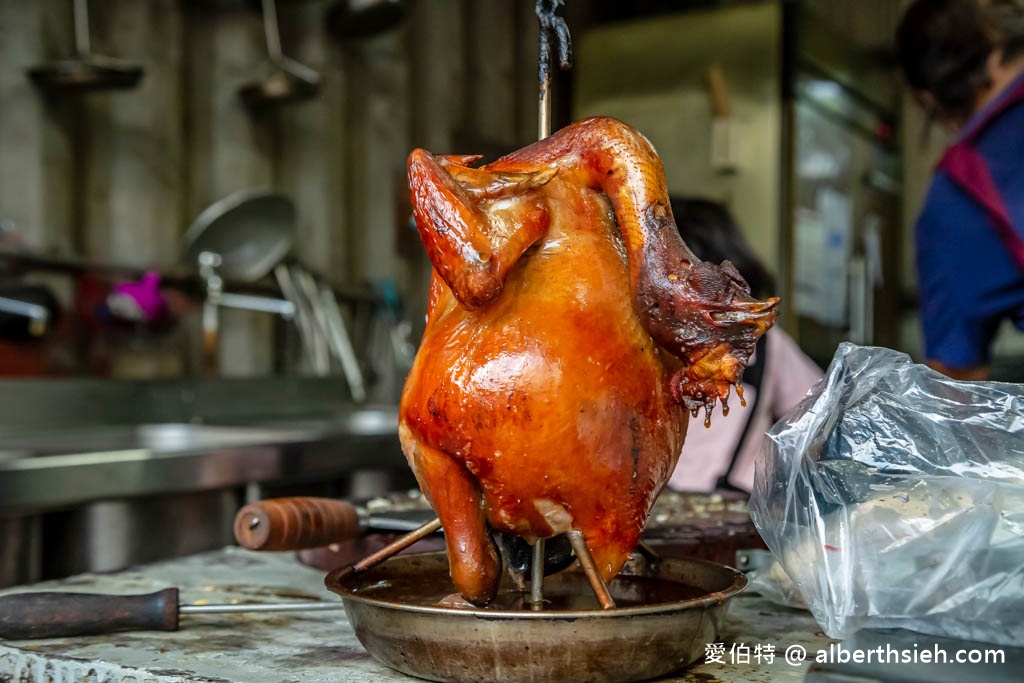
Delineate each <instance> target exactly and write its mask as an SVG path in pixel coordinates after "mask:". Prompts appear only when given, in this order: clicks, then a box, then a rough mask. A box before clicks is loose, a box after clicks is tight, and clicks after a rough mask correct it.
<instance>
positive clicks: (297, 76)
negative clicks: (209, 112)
mask: <svg viewBox="0 0 1024 683" xmlns="http://www.w3.org/2000/svg"><path fill="white" fill-rule="evenodd" d="M263 32H264V34H265V35H266V40H267V55H268V57H269V58H270V75H268V76H267V77H266V78H264V79H262V80H259V81H254V82H252V83H248V84H246V85H243V86H242V88H241V90H239V95H240V96H241V98H242V101H243V102H245V104H246V106H248V107H250V108H252V109H260V108H263V107H266V106H268V105H273V104H284V103H286V102H295V101H298V100H305V99H309V98H311V97H315V96H316V95H317V93H319V92H320V74H318V73H317V72H316V71H314V70H313V69H311V68H309V67H308V66H306V65H305V64H300V63H299V62H297V61H295V60H294V59H289V58H288V57H286V56H285V55H284V53H283V52H282V50H281V32H280V31H279V29H278V26H277V5H276V4H275V2H274V0H263Z"/></svg>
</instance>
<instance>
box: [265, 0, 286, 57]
mask: <svg viewBox="0 0 1024 683" xmlns="http://www.w3.org/2000/svg"><path fill="white" fill-rule="evenodd" d="M263 33H264V34H265V35H266V38H267V54H268V55H269V56H270V61H272V62H273V63H274V64H275V65H280V64H281V62H282V61H283V59H284V55H283V53H282V52H281V31H280V29H279V28H278V25H277V4H276V3H275V2H274V0H263Z"/></svg>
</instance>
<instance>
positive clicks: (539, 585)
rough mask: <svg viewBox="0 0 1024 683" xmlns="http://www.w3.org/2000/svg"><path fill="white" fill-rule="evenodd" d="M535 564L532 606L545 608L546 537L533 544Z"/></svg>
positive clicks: (536, 608)
mask: <svg viewBox="0 0 1024 683" xmlns="http://www.w3.org/2000/svg"><path fill="white" fill-rule="evenodd" d="M532 559H533V565H532V567H531V568H530V608H531V609H533V610H542V609H544V539H543V538H538V539H537V540H536V542H535V543H534V544H533V558H532Z"/></svg>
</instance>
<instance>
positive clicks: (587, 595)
mask: <svg viewBox="0 0 1024 683" xmlns="http://www.w3.org/2000/svg"><path fill="white" fill-rule="evenodd" d="M608 590H609V592H610V593H611V595H612V598H613V599H614V600H615V605H616V607H620V608H621V607H640V606H646V605H657V604H665V603H676V602H683V601H686V600H693V599H695V598H700V597H703V596H705V595H707V591H705V590H702V589H700V588H696V587H694V586H689V585H687V584H684V583H679V582H678V581H668V580H665V579H659V578H654V577H647V576H621V575H620V576H617V577H616V578H615V579H614V580H612V582H611V583H610V584H609V585H608ZM454 591H455V589H454V586H452V584H451V580H450V579H448V577H447V576H443V577H442V576H438V575H436V574H431V573H429V572H428V573H425V574H422V575H418V576H415V575H405V576H400V577H394V578H391V579H388V580H384V581H378V582H376V583H372V584H369V585H367V586H364V587H362V588H360V589H358V590H356V591H353V593H354V594H355V595H360V596H362V597H365V598H369V599H374V600H384V601H387V602H397V603H402V604H406V605H421V606H425V607H429V606H441V607H451V608H456V609H480V608H479V607H476V606H474V605H471V604H469V603H467V602H465V601H463V600H461V599H460V598H459V596H458V595H453V593H454ZM485 609H488V610H493V611H502V612H515V611H533V610H532V608H531V605H530V596H529V594H528V593H523V592H520V591H517V590H513V589H503V590H501V591H500V592H499V593H498V595H497V596H496V597H495V599H494V601H493V602H492V603H491V604H490V605H488V606H487V607H486V608H485ZM600 609H601V606H600V604H599V603H598V601H597V598H596V597H595V596H594V593H593V591H592V590H591V588H590V584H589V583H588V582H587V580H586V577H584V576H583V575H582V574H576V573H567V574H561V575H555V576H549V577H547V578H546V579H545V580H544V610H545V611H551V612H580V611H588V610H600Z"/></svg>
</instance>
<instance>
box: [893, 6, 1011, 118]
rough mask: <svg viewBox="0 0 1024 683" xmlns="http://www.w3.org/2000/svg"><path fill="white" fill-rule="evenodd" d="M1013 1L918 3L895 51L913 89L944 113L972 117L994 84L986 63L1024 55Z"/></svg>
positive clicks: (905, 20)
mask: <svg viewBox="0 0 1024 683" xmlns="http://www.w3.org/2000/svg"><path fill="white" fill-rule="evenodd" d="M1022 14H1024V11H1022V9H1021V8H1020V6H1019V5H1018V4H1017V3H1016V2H1015V1H1014V0H1004V1H1003V2H999V0H991V2H990V3H989V4H987V5H986V6H982V5H981V4H980V3H979V2H978V0H916V2H914V3H913V4H912V5H910V7H908V8H907V11H906V12H904V14H903V18H902V19H901V20H900V23H899V26H898V27H897V29H896V52H897V56H898V58H899V62H900V66H901V67H902V69H903V74H904V76H905V77H906V79H907V83H908V84H909V85H910V87H911V88H913V89H914V90H917V91H924V92H927V93H929V94H931V96H932V97H933V98H934V99H935V102H936V104H937V105H938V108H939V109H940V110H941V113H943V114H945V115H947V116H951V117H955V118H959V119H966V118H968V117H969V116H970V115H971V114H972V113H973V110H974V103H975V102H976V101H977V98H978V95H979V94H980V93H981V92H982V91H983V90H985V88H987V87H989V85H991V79H990V78H989V75H988V69H987V61H988V57H989V55H991V54H992V52H993V51H995V50H997V49H1001V50H1002V51H1003V59H1004V60H1005V59H1009V58H1011V57H1013V56H1015V55H1016V54H1019V53H1021V52H1024V37H1022V32H1021V30H1020V18H1021V15H1022Z"/></svg>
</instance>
